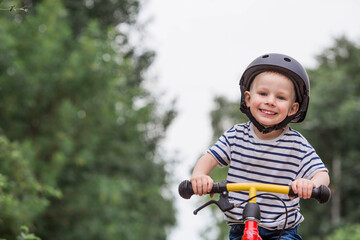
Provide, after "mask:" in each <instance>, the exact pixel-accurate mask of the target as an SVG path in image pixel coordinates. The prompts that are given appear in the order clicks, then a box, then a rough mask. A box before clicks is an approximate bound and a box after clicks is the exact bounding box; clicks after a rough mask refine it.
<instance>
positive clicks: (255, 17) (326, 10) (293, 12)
mask: <svg viewBox="0 0 360 240" xmlns="http://www.w3.org/2000/svg"><path fill="white" fill-rule="evenodd" d="M359 13H360V1H358V0H302V1H295V0H271V1H270V0H251V1H250V0H248V1H244V0H222V1H220V0H148V2H147V3H146V4H145V6H144V9H143V12H142V17H143V18H144V19H148V18H152V22H151V23H150V24H149V25H148V26H147V27H146V29H147V32H148V33H147V35H146V41H147V42H148V43H149V45H150V46H151V48H152V49H153V50H155V51H156V52H157V58H156V61H155V63H154V65H153V66H152V69H151V72H152V74H153V75H156V76H157V78H158V82H157V83H156V87H155V91H156V92H158V93H160V92H162V93H164V94H165V96H164V97H163V98H162V99H163V101H165V103H164V104H165V105H166V101H170V100H171V99H173V98H177V100H178V101H177V108H178V110H179V115H178V117H177V118H176V120H175V121H174V123H173V124H172V126H171V128H170V129H169V131H168V133H167V138H166V140H165V141H164V148H165V150H166V152H167V153H168V154H169V156H174V155H176V157H177V159H178V160H180V163H179V164H178V165H177V166H176V172H174V179H175V181H179V182H180V181H181V180H183V179H189V178H190V169H191V167H193V166H194V164H195V163H196V161H197V158H198V157H199V156H200V154H202V153H203V152H204V151H206V149H207V147H208V146H209V144H210V139H211V128H210V116H209V112H210V111H211V110H212V107H213V98H214V97H215V96H216V95H227V96H228V97H229V98H230V99H233V100H235V99H238V98H239V96H240V93H239V88H238V81H239V79H240V77H241V74H242V72H243V71H244V70H245V68H246V66H247V65H248V64H249V63H250V62H251V61H252V60H253V59H255V58H256V57H258V56H260V55H262V54H265V53H269V52H279V53H284V54H287V55H290V56H292V57H294V58H295V59H297V60H298V61H299V62H301V63H302V64H303V65H304V66H305V67H313V66H314V64H315V59H314V57H315V56H316V55H318V54H320V53H321V52H322V51H323V50H324V49H325V48H327V47H330V46H332V45H333V39H334V38H335V37H338V36H340V35H345V36H347V37H348V38H349V39H351V40H353V41H356V42H358V43H360V14H359ZM153 87H154V86H153ZM310 104H311V103H310ZM229 127H230V126H229ZM215 180H217V181H219V180H220V179H215ZM173 191H174V195H176V196H178V195H177V186H174V189H173ZM198 204H199V201H197V198H194V197H193V198H192V199H191V200H183V199H181V198H180V197H177V202H176V207H177V208H178V211H179V213H178V224H179V226H178V227H177V228H176V229H174V231H173V232H172V234H171V236H170V237H169V239H170V240H180V239H181V240H182V239H200V238H199V236H198V232H199V231H200V230H201V229H203V228H204V227H206V225H207V224H210V223H209V221H208V219H209V215H208V213H206V211H205V212H200V213H199V214H198V215H197V216H194V215H192V210H193V209H195V208H196V206H197V205H198Z"/></svg>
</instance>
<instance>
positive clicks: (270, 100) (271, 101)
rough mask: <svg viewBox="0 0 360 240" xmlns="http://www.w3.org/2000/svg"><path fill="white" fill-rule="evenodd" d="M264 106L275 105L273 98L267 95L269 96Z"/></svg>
mask: <svg viewBox="0 0 360 240" xmlns="http://www.w3.org/2000/svg"><path fill="white" fill-rule="evenodd" d="M265 104H268V105H275V97H274V96H271V95H269V96H268V97H267V98H266V99H265Z"/></svg>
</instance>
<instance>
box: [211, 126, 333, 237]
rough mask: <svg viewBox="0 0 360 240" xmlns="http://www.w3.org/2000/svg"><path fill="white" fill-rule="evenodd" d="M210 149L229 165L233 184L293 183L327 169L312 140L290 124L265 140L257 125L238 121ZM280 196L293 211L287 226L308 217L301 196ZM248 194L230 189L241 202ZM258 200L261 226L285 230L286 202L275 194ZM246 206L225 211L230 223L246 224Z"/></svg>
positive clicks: (221, 163) (219, 159) (292, 225)
mask: <svg viewBox="0 0 360 240" xmlns="http://www.w3.org/2000/svg"><path fill="white" fill-rule="evenodd" d="M208 152H209V153H210V154H212V155H213V156H214V157H215V158H216V159H217V161H218V163H219V165H220V166H221V167H225V166H229V170H228V176H227V181H228V182H229V183H245V182H258V183H269V184H280V185H290V184H291V182H292V181H294V180H295V179H298V178H305V179H311V178H312V177H313V176H314V175H315V174H316V173H317V172H319V171H327V169H326V167H325V165H324V164H323V162H322V161H321V159H320V158H319V156H318V155H317V154H316V152H315V150H314V148H313V147H312V146H311V145H310V144H309V142H308V141H307V140H306V139H305V138H304V137H303V136H302V135H301V134H300V133H299V132H297V131H295V130H293V129H291V128H290V127H286V129H285V130H284V132H283V133H282V134H281V135H280V136H279V137H277V138H275V139H273V140H261V139H259V138H258V137H257V136H256V134H255V132H254V129H253V124H251V123H250V122H247V123H244V124H237V125H235V126H233V127H232V128H230V129H229V130H228V131H226V132H225V133H224V134H223V135H222V136H221V137H220V138H219V140H218V141H217V142H216V144H215V145H214V146H212V147H211V148H210V149H209V150H208ZM257 193H258V194H259V193H261V192H257ZM276 195H278V196H279V197H280V198H281V199H282V200H283V201H284V202H285V203H286V206H287V210H288V211H289V214H288V223H287V226H286V228H294V227H295V226H296V225H297V224H299V223H301V222H302V221H303V220H304V217H303V216H302V214H301V213H300V204H299V198H295V199H294V200H290V198H289V197H288V196H287V195H285V194H276ZM248 196H249V195H248V192H230V193H229V200H230V201H231V202H233V203H240V202H242V201H244V200H247V199H248ZM257 203H258V204H259V206H260V209H261V222H260V224H259V225H260V226H261V227H263V228H266V229H269V230H280V229H282V228H283V226H284V224H285V208H284V206H283V203H281V202H280V201H279V200H278V199H276V198H275V197H271V196H260V197H257ZM243 206H244V205H242V206H240V207H238V208H235V209H232V210H231V211H229V212H227V213H225V219H226V220H227V222H228V224H229V225H231V224H236V223H243V219H242V211H243Z"/></svg>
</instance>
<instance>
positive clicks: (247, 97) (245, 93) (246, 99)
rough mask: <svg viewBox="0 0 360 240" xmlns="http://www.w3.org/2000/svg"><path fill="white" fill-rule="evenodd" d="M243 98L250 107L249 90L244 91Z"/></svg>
mask: <svg viewBox="0 0 360 240" xmlns="http://www.w3.org/2000/svg"><path fill="white" fill-rule="evenodd" d="M244 99H245V103H246V106H247V107H248V108H249V107H250V92H249V91H245V92H244Z"/></svg>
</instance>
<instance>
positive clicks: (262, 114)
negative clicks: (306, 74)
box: [245, 72, 299, 127]
mask: <svg viewBox="0 0 360 240" xmlns="http://www.w3.org/2000/svg"><path fill="white" fill-rule="evenodd" d="M245 102H246V106H247V107H249V108H250V112H251V114H252V115H253V116H254V117H255V119H256V120H257V121H258V122H259V123H260V124H262V125H264V126H265V127H270V126H273V125H276V124H278V123H280V122H282V121H283V120H284V119H285V118H286V117H287V116H291V115H293V114H295V113H296V112H297V111H298V109H299V103H297V102H295V89H294V84H293V83H292V81H291V80H290V79H289V78H287V77H286V76H284V75H282V74H280V73H276V72H263V73H260V74H259V75H257V76H256V77H255V79H254V80H253V82H252V83H251V86H250V91H246V92H245Z"/></svg>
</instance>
